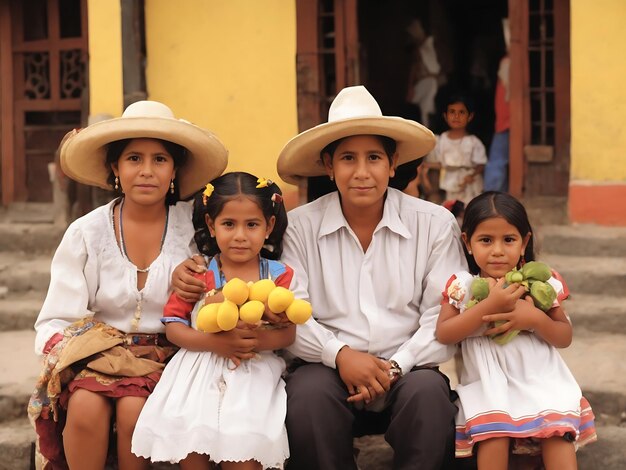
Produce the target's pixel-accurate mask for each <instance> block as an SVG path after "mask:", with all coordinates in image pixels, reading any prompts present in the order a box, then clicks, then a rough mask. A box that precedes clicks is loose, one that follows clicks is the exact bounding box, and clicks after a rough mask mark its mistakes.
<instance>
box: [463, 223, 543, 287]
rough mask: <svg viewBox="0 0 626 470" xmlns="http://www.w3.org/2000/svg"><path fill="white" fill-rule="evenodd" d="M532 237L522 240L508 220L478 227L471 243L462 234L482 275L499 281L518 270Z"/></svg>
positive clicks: (481, 224) (527, 236) (480, 224)
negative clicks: (512, 271) (509, 272)
mask: <svg viewBox="0 0 626 470" xmlns="http://www.w3.org/2000/svg"><path fill="white" fill-rule="evenodd" d="M530 236H531V234H530V233H529V234H527V235H526V236H525V237H522V235H521V234H520V233H519V230H517V228H516V227H515V226H514V225H511V224H510V223H508V222H507V221H506V219H504V218H502V217H492V218H490V219H486V220H484V221H482V222H481V223H479V224H478V226H477V227H476V230H475V231H474V233H473V234H472V237H471V238H470V239H469V240H468V239H467V235H466V234H465V233H463V242H464V243H465V246H466V247H467V250H468V251H469V252H471V254H472V255H473V256H474V260H475V261H476V264H477V265H478V266H479V267H480V275H481V276H482V277H492V278H494V279H497V278H500V277H503V276H504V275H505V274H506V273H507V272H508V271H510V270H511V269H513V268H514V267H515V266H517V263H518V262H519V259H520V257H521V256H522V255H523V254H524V250H525V249H526V245H528V241H529V240H530Z"/></svg>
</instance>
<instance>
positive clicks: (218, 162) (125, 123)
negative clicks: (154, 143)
mask: <svg viewBox="0 0 626 470" xmlns="http://www.w3.org/2000/svg"><path fill="white" fill-rule="evenodd" d="M134 138H153V139H161V140H167V141H169V142H174V143H175V144H178V145H182V146H183V147H185V148H186V149H187V160H186V162H185V164H184V165H183V166H182V167H181V168H179V169H178V170H177V172H176V180H177V182H178V187H179V193H180V197H181V199H185V198H187V197H189V196H191V195H192V194H193V193H194V192H196V191H197V190H198V189H200V188H201V187H202V186H204V185H205V184H206V182H207V181H211V180H212V179H214V178H217V177H218V176H219V175H221V174H222V172H223V171H224V170H225V169H226V165H227V164H228V150H226V147H225V146H224V144H222V142H221V141H220V140H219V139H218V138H217V137H216V136H215V135H214V134H213V133H212V132H210V131H208V130H206V129H202V128H200V127H198V126H196V125H194V124H191V123H190V122H188V121H185V120H183V119H176V118H175V117H174V114H173V113H172V110H171V109H170V108H168V107H167V106H165V105H164V104H162V103H159V102H157V101H138V102H136V103H133V104H131V105H130V106H128V107H127V108H126V110H125V111H124V114H123V115H122V117H120V118H115V119H108V120H104V121H100V122H97V123H95V124H91V125H89V126H87V127H86V128H84V129H82V130H80V131H76V130H74V131H73V135H70V136H69V137H68V138H67V139H66V140H65V141H64V142H63V144H62V147H61V168H62V169H63V171H64V172H65V174H67V175H68V176H69V177H70V178H72V179H74V180H76V181H78V182H80V183H85V184H89V185H91V186H98V187H100V188H104V189H109V190H111V189H113V188H112V187H111V186H110V185H109V184H108V183H107V178H108V177H109V174H110V171H111V168H109V167H107V166H106V164H105V162H106V148H107V145H108V144H110V143H111V142H114V141H116V140H122V139H134Z"/></svg>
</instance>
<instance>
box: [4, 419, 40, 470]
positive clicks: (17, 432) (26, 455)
mask: <svg viewBox="0 0 626 470" xmlns="http://www.w3.org/2000/svg"><path fill="white" fill-rule="evenodd" d="M34 442H35V430H34V429H33V427H32V426H31V425H30V423H29V422H28V419H26V418H25V417H22V418H20V419H14V420H12V421H9V422H4V423H2V426H0V455H2V458H0V470H15V469H18V468H19V469H30V468H32V467H31V461H32V460H33V457H34V449H33V443H34Z"/></svg>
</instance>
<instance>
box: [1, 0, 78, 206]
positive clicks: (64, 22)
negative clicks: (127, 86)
mask: <svg viewBox="0 0 626 470" xmlns="http://www.w3.org/2000/svg"><path fill="white" fill-rule="evenodd" d="M0 12H1V14H2V19H1V20H0V21H2V25H3V27H4V26H5V25H7V24H8V26H9V27H10V35H9V34H7V33H6V32H4V31H3V34H2V41H3V49H2V62H1V63H2V74H3V77H4V76H6V75H5V74H6V73H9V76H10V77H11V78H12V86H11V88H10V89H7V87H3V89H2V91H3V94H2V108H3V109H2V111H3V116H4V114H5V113H9V110H8V107H9V102H10V103H11V105H12V106H11V107H12V109H11V110H10V111H11V120H12V124H13V126H12V127H13V129H8V128H7V127H8V126H4V125H3V127H2V140H3V172H2V180H3V202H4V203H5V204H6V203H8V202H11V201H13V200H18V201H20V200H21V201H24V200H26V201H50V200H51V199H52V189H51V184H50V177H49V171H48V164H49V163H50V162H52V161H54V154H55V151H56V149H57V146H58V144H59V142H60V140H61V138H62V137H63V135H64V134H65V133H66V132H67V131H69V130H71V129H72V128H74V127H81V121H82V119H81V116H82V114H83V112H82V111H83V109H82V108H83V107H84V106H83V101H84V99H83V90H84V88H85V82H86V79H85V75H86V61H87V3H86V0H21V1H19V0H4V1H3V2H2V9H1V10H0ZM7 18H8V19H9V23H7ZM3 30H4V28H3ZM6 40H10V44H11V46H10V48H9V47H8V46H7V45H6V43H5V41H6ZM8 51H10V54H11V56H10V59H9V58H8V57H7V53H8ZM8 69H10V70H8ZM85 98H86V97H85ZM10 134H11V135H10ZM6 141H10V143H11V145H9V144H8V143H7V142H6ZM9 147H10V148H9ZM7 150H9V151H10V156H7V155H5V154H4V152H5V151H7Z"/></svg>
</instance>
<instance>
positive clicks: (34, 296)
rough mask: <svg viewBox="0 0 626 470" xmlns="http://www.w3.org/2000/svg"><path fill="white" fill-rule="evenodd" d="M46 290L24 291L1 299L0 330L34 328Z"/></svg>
mask: <svg viewBox="0 0 626 470" xmlns="http://www.w3.org/2000/svg"><path fill="white" fill-rule="evenodd" d="M44 298H45V292H35V291H30V292H26V293H24V292H22V293H18V294H15V295H12V296H9V297H8V298H4V299H0V331H14V330H32V328H33V325H34V324H35V320H36V319H37V315H39V311H40V310H41V306H42V304H43V301H44Z"/></svg>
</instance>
